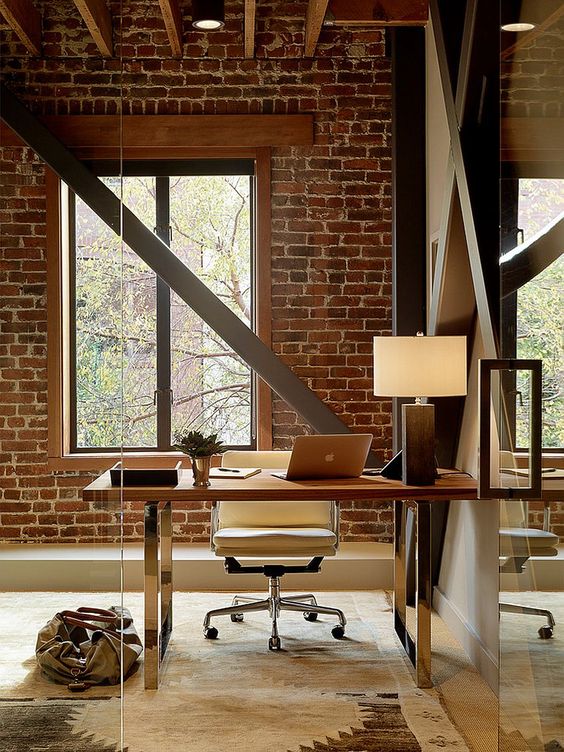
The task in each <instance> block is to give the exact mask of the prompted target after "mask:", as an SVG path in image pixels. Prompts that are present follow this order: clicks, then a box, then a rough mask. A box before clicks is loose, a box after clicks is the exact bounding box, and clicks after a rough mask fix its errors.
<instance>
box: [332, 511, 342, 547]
mask: <svg viewBox="0 0 564 752" xmlns="http://www.w3.org/2000/svg"><path fill="white" fill-rule="evenodd" d="M330 522H331V530H332V531H333V532H334V533H335V536H336V538H337V540H336V541H335V548H339V542H340V534H341V514H340V509H339V502H338V501H332V502H331V517H330Z"/></svg>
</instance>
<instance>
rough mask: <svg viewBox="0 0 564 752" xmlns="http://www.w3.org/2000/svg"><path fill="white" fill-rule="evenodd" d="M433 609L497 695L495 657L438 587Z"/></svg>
mask: <svg viewBox="0 0 564 752" xmlns="http://www.w3.org/2000/svg"><path fill="white" fill-rule="evenodd" d="M433 608H434V609H435V611H436V612H437V614H438V615H439V616H440V617H441V619H442V620H443V621H444V623H445V624H446V625H447V627H448V629H449V630H450V632H451V633H452V635H453V636H454V637H455V638H456V639H457V640H458V642H459V643H460V644H461V645H462V647H463V649H464V651H465V652H466V654H467V655H468V657H469V658H470V660H471V661H472V663H473V664H474V666H475V667H476V668H477V670H478V671H479V672H480V674H481V675H482V677H483V678H484V680H485V681H486V682H487V683H488V684H489V686H490V687H491V689H492V690H493V691H494V692H495V693H496V694H497V692H498V683H499V664H498V658H497V656H495V655H493V654H492V652H491V651H490V650H488V648H487V647H486V646H485V645H484V643H483V642H482V640H481V639H480V637H479V635H478V634H477V632H476V630H475V629H474V628H473V627H472V625H471V624H469V623H468V621H467V620H466V619H465V617H464V616H463V615H462V614H461V613H460V611H459V609H458V608H456V606H454V605H453V604H452V603H451V602H450V601H449V599H448V598H447V597H446V596H445V595H444V593H443V592H442V591H441V590H440V589H439V588H438V587H435V588H434V590H433Z"/></svg>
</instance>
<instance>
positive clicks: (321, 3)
mask: <svg viewBox="0 0 564 752" xmlns="http://www.w3.org/2000/svg"><path fill="white" fill-rule="evenodd" d="M328 4H329V0H309V4H308V6H307V13H306V28H305V46H304V57H313V56H314V54H315V48H316V47H317V41H318V39H319V34H320V33H321V27H322V26H323V20H324V18H325V13H326V12H327V6H328Z"/></svg>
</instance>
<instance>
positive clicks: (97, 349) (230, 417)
mask: <svg viewBox="0 0 564 752" xmlns="http://www.w3.org/2000/svg"><path fill="white" fill-rule="evenodd" d="M103 180H104V182H105V183H106V184H108V185H109V186H110V187H111V188H112V189H113V190H114V191H115V192H116V194H117V195H119V196H121V197H122V199H123V201H124V203H125V204H127V205H128V206H129V208H130V209H131V210H132V211H134V212H135V213H136V214H137V216H138V217H139V219H141V221H142V222H144V223H145V224H146V225H147V226H148V227H150V228H151V229H153V227H154V226H155V180H154V178H151V177H131V178H129V177H128V178H123V179H122V180H120V179H119V178H104V179H103ZM250 203H251V202H250V184H249V178H248V176H197V177H171V178H170V214H171V227H172V240H171V250H172V251H173V252H174V253H175V254H176V255H177V256H178V257H179V258H180V259H181V260H182V261H183V262H184V264H186V266H187V267H188V268H189V269H191V271H193V272H194V273H195V274H197V275H198V276H199V277H200V278H201V279H202V281H204V282H205V284H206V285H207V286H208V287H209V288H210V289H211V290H212V291H213V292H214V293H215V294H216V295H218V296H219V297H220V298H221V299H222V300H223V302H224V303H225V305H226V306H228V307H229V308H230V309H231V310H232V311H233V313H235V314H236V315H237V316H238V317H239V318H241V319H242V320H244V321H246V322H247V323H248V324H249V325H250V321H251V316H252V313H251V218H250V214H251V209H250ZM75 268H76V310H75V315H76V353H77V357H76V363H75V367H76V381H77V394H76V411H77V442H78V445H79V446H84V447H119V446H127V447H139V448H143V447H152V446H156V443H157V427H156V426H157V424H156V407H155V405H154V399H153V397H154V392H155V390H156V388H157V383H156V380H157V379H156V376H157V317H156V294H157V293H156V290H157V277H156V275H155V274H154V272H153V271H152V270H151V269H150V268H149V267H148V266H147V265H146V264H145V263H144V262H143V261H141V259H139V258H138V257H137V255H136V254H135V253H133V252H132V250H131V249H130V248H128V247H127V246H125V245H124V244H122V243H121V241H120V239H119V238H117V237H116V236H115V235H114V234H113V233H112V232H111V231H110V230H109V229H108V228H107V227H106V226H105V225H104V224H103V223H102V222H101V221H100V220H99V219H98V218H97V217H96V216H95V215H94V214H93V213H92V212H91V211H90V210H89V209H88V208H87V207H86V206H85V205H84V204H83V203H82V202H81V201H80V200H79V199H77V201H76V248H75ZM170 316H171V342H170V347H171V372H172V379H171V386H172V390H173V395H174V401H173V406H172V415H171V418H172V427H173V432H176V431H181V432H186V431H187V430H190V429H199V430H204V431H206V432H208V433H210V432H214V431H215V432H216V433H217V434H218V435H221V436H222V438H223V439H224V440H225V441H226V442H228V443H229V444H230V445H245V444H248V443H249V437H250V420H251V372H250V369H249V368H248V366H247V365H246V364H245V363H244V362H243V361H242V360H241V359H240V358H239V356H237V355H236V354H235V353H234V352H233V351H232V350H231V348H230V347H228V346H227V345H226V343H225V342H223V341H222V340H221V339H220V338H219V337H217V335H216V334H215V333H214V332H213V331H212V330H210V328H209V327H208V326H207V325H206V324H205V323H204V322H203V321H202V320H201V319H200V318H199V317H198V316H197V315H196V314H195V313H194V312H193V311H192V309H191V308H190V307H189V306H188V305H186V304H185V303H184V301H182V300H180V299H179V298H178V297H177V296H176V295H175V294H174V293H172V294H171V306H170Z"/></svg>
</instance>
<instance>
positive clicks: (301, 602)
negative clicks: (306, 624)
mask: <svg viewBox="0 0 564 752" xmlns="http://www.w3.org/2000/svg"><path fill="white" fill-rule="evenodd" d="M252 611H268V613H269V614H270V618H271V619H272V634H271V637H270V639H269V640H268V648H269V650H280V648H281V642H280V635H279V634H278V617H279V616H280V612H281V611H299V612H301V613H302V614H303V615H304V618H305V619H306V621H316V619H317V615H318V614H329V615H333V616H336V617H337V619H338V620H339V623H338V624H337V625H336V626H334V627H333V629H332V630H331V634H332V635H333V637H334V638H335V639H336V640H339V639H341V638H342V637H344V636H345V625H346V623H347V620H346V618H345V615H344V613H343V612H342V611H341V610H340V609H338V608H332V607H330V606H320V605H319V604H318V603H317V600H316V598H315V596H314V595H312V593H305V594H302V595H294V596H292V597H291V598H283V597H282V596H281V595H280V578H279V577H270V578H269V587H268V597H267V598H264V599H262V600H256V599H255V598H250V597H248V596H245V595H236V596H235V597H234V598H233V601H232V605H231V606H226V607H225V608H214V609H213V610H212V611H208V612H207V614H206V615H205V618H204V636H205V637H206V638H207V639H208V640H214V639H215V638H216V637H217V635H218V631H217V629H216V628H215V627H212V626H210V621H211V619H212V618H214V617H216V616H231V621H233V622H241V621H243V618H244V615H245V614H246V613H250V612H252Z"/></svg>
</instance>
